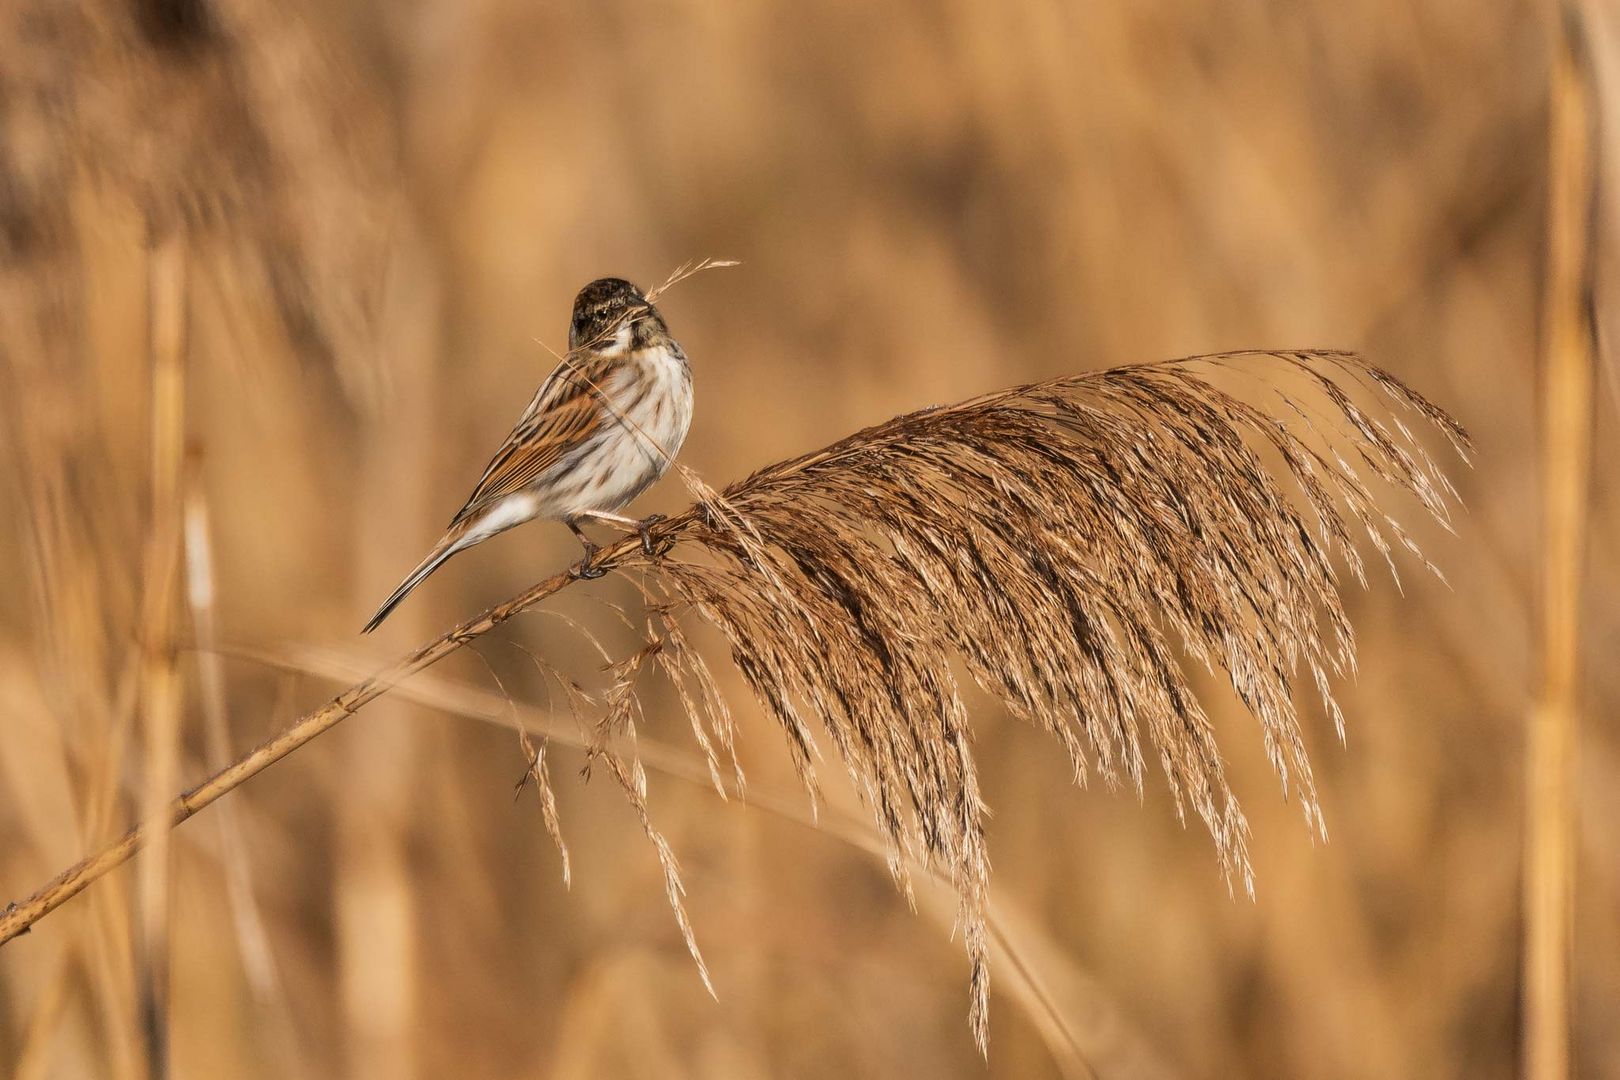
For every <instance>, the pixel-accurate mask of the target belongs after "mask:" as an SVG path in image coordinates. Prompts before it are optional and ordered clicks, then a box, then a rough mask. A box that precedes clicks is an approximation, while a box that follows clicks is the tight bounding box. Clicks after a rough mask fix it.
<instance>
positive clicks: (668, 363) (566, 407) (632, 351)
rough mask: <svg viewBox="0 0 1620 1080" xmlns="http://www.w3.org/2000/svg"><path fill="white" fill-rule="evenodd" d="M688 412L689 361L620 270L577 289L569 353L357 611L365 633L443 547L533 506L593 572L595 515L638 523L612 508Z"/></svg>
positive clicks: (502, 527)
mask: <svg viewBox="0 0 1620 1080" xmlns="http://www.w3.org/2000/svg"><path fill="white" fill-rule="evenodd" d="M691 423H692V371H691V368H690V367H688V365H687V362H686V354H685V353H684V352H682V351H681V347H680V345H679V344H677V343H676V341H675V339H674V338H673V337H671V336H670V333H669V327H668V325H667V324H665V322H664V319H663V316H661V315H660V314H659V313H658V309H657V308H656V307H654V306H653V304H652V302H651V301H650V300H648V299H647V298H646V296H644V295H642V292H641V290H639V289H637V288H636V287H635V286H634V285H632V284H630V283H629V282H628V281H622V280H620V279H619V278H602V279H601V280H599V281H593V282H591V283H590V284H589V285H587V286H585V287H584V288H583V289H581V290H580V292H579V295H578V296H577V297H575V298H574V316H573V322H572V323H570V325H569V327H568V355H567V356H565V357H563V359H562V362H561V363H560V364H558V365H557V369H556V370H555V371H553V372H552V373H551V375H550V376H549V377H548V378H547V379H546V381H545V382H544V383H543V384H541V386H540V389H539V391H538V392H537V393H536V394H535V395H534V400H532V401H530V402H529V407H528V408H527V409H525V410H524V411H523V415H522V416H521V417H519V418H518V422H517V426H516V427H514V428H513V429H512V433H511V434H510V435H508V436H507V437H506V442H505V443H503V444H502V445H501V448H500V449H499V450H498V451H496V453H495V457H494V458H493V459H491V461H490V463H489V466H488V467H487V468H486V469H485V470H484V475H483V476H482V477H481V478H480V479H479V481H478V485H477V486H476V487H474V488H473V492H472V495H471V496H470V497H469V498H468V499H467V505H465V506H463V507H462V508H461V510H460V511H459V512H458V513H457V514H456V516H455V517H454V518H453V519H452V520H451V522H450V528H449V530H448V531H447V532H446V533H445V534H444V536H443V538H442V539H440V540H439V542H438V543H437V544H435V545H434V547H433V550H432V551H431V552H429V553H428V556H427V558H425V559H423V560H422V562H421V565H419V566H418V567H417V568H416V569H415V570H412V571H411V572H410V574H409V576H407V577H406V578H405V580H404V581H403V582H401V583H400V586H399V588H397V589H395V590H394V594H393V595H392V596H390V597H389V598H388V599H387V600H385V601H383V605H382V607H380V608H378V609H377V614H375V615H373V616H372V617H371V621H370V622H368V623H366V626H365V630H364V631H362V632H363V633H370V632H371V631H372V630H375V629H376V628H377V625H378V624H379V623H381V622H382V621H383V620H384V619H386V618H387V617H388V614H389V612H391V611H393V610H394V608H395V607H396V606H397V605H398V604H399V602H400V601H401V600H403V599H405V597H406V595H408V594H409V593H410V591H411V590H412V589H414V588H416V587H417V586H418V585H420V584H421V583H422V581H423V580H424V579H426V578H427V576H428V575H429V574H431V573H433V571H435V570H437V569H438V568H439V567H440V566H441V565H442V564H443V563H444V561H445V560H446V559H448V558H450V556H452V555H454V554H456V553H457V552H458V551H464V550H466V549H467V548H470V547H472V546H473V545H474V544H478V543H482V542H483V541H485V540H488V539H489V538H490V537H492V536H494V535H495V534H496V533H499V532H504V531H506V530H507V529H510V528H512V526H514V525H521V524H523V523H524V522H526V521H530V520H532V519H534V518H537V517H538V518H546V519H547V520H551V521H561V522H562V523H563V524H565V525H567V526H568V527H569V529H571V530H572V531H573V533H574V535H575V536H576V537H578V538H579V541H580V543H582V544H583V545H584V546H585V558H584V560H583V561H582V562H581V563H579V564H578V566H577V567H576V572H578V573H580V574H581V575H582V576H586V577H599V576H600V575H601V573H602V572H601V571H600V570H594V569H593V568H592V566H591V561H592V559H593V558H594V557H595V555H596V551H597V546H596V545H595V544H593V543H592V542H591V540H590V538H589V537H587V536H586V535H585V533H584V532H582V531H581V529H580V523H581V522H584V521H595V522H601V523H606V524H611V525H617V526H621V527H626V528H631V529H636V530H639V531H640V533H641V542H642V546H643V547H644V548H646V549H647V550H648V552H649V554H650V553H651V547H652V543H651V539H650V537H649V535H648V532H647V526H648V524H649V523H650V522H651V521H652V520H654V519H647V520H646V521H638V520H637V519H635V518H631V517H624V516H622V515H620V514H618V513H616V512H615V511H617V510H618V509H619V508H620V507H622V506H624V505H625V504H626V503H628V502H630V500H632V499H634V498H635V497H636V496H637V495H640V494H641V493H642V492H643V491H645V490H647V488H648V487H650V486H651V485H652V484H653V482H654V481H656V480H657V479H658V478H659V477H661V476H663V475H664V472H665V471H666V470H667V469H668V468H669V466H670V462H671V461H672V460H673V459H674V457H675V455H676V454H677V453H678V452H679V451H680V449H681V443H683V442H684V441H685V440H686V431H687V428H688V427H689V426H690V425H691Z"/></svg>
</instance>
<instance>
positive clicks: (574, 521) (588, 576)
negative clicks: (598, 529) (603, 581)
mask: <svg viewBox="0 0 1620 1080" xmlns="http://www.w3.org/2000/svg"><path fill="white" fill-rule="evenodd" d="M563 524H564V525H567V526H568V531H569V532H571V533H573V534H574V538H575V539H576V540H578V541H579V542H580V543H581V544H582V545H584V548H585V557H584V558H583V559H581V560H579V562H577V563H575V564H574V565H573V566H571V567H569V568H568V570H569V572H570V573H571V574H573V575H574V577H576V578H582V579H584V580H586V581H595V580H596V579H597V578H599V577H602V576H603V575H605V574H606V573H607V571H606V570H601V569H598V568H597V567H595V566H592V565H591V564H592V563H594V562H595V561H596V553H597V552H598V551H600V550H602V549H601V548H599V547H597V546H596V544H595V543H594V542H592V540H591V538H590V537H588V536H586V535H585V532H584V530H583V529H581V528H580V527H579V518H578V517H571V518H564V519H563Z"/></svg>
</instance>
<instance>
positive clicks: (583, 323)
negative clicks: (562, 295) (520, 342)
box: [568, 278, 669, 354]
mask: <svg viewBox="0 0 1620 1080" xmlns="http://www.w3.org/2000/svg"><path fill="white" fill-rule="evenodd" d="M668 334H669V328H668V327H667V326H665V325H664V320H663V318H662V317H661V316H660V315H659V314H658V309H657V308H655V307H654V306H653V305H652V301H650V300H648V299H647V297H646V296H645V295H643V294H642V292H641V290H640V289H638V288H636V287H635V286H634V285H632V284H630V283H629V282H628V281H625V280H624V279H623V278H598V279H597V280H596V281H593V282H591V283H590V284H589V285H587V286H585V287H584V288H583V289H581V290H579V295H578V296H576V297H574V316H573V320H572V321H571V322H570V323H569V324H568V347H569V349H580V348H589V349H590V350H592V351H593V352H598V353H610V354H611V353H620V352H624V351H626V350H628V349H630V348H639V347H641V346H642V345H644V344H646V343H647V342H649V341H652V340H655V339H657V338H658V337H659V336H660V335H663V336H667V335H668Z"/></svg>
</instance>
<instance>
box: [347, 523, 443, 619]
mask: <svg viewBox="0 0 1620 1080" xmlns="http://www.w3.org/2000/svg"><path fill="white" fill-rule="evenodd" d="M464 538H465V534H464V532H463V531H462V530H460V529H455V530H452V531H451V532H449V533H447V534H445V537H444V539H442V540H440V541H439V542H438V543H437V544H435V545H434V547H433V550H432V551H430V552H428V557H427V558H425V559H423V560H422V561H421V562H420V563H419V564H417V567H416V569H415V570H412V571H411V572H410V574H409V575H407V576H406V578H405V580H404V581H402V582H400V583H399V588H397V589H395V590H394V593H393V595H392V596H390V597H389V598H388V599H387V600H384V601H383V604H382V607H380V608H378V609H377V614H375V615H373V616H372V617H371V621H370V622H368V623H366V625H365V629H363V630H361V631H360V632H361V633H362V634H369V633H371V632H372V631H373V630H375V629H377V627H378V626H380V625H381V624H382V621H383V620H384V619H386V618H388V616H389V613H390V612H392V611H393V610H394V609H395V608H396V607H398V606H399V602H400V601H401V600H403V599H405V598H406V597H407V596H409V595H410V593H411V590H412V589H414V588H416V587H417V586H418V585H420V584H422V582H423V581H425V580H426V579H427V576H428V575H429V574H431V573H433V571H435V570H437V569H438V568H439V567H440V566H442V565H443V564H444V561H445V560H446V559H448V558H449V557H450V556H452V555H454V554H455V553H456V552H458V551H460V550H461V549H462V548H464V547H466V546H467V545H466V544H465V543H463V540H464Z"/></svg>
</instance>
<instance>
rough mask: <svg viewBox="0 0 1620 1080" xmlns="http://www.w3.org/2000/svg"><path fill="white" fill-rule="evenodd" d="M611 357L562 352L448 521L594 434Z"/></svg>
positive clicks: (511, 488)
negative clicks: (459, 506)
mask: <svg viewBox="0 0 1620 1080" xmlns="http://www.w3.org/2000/svg"><path fill="white" fill-rule="evenodd" d="M616 363H617V360H616V359H614V358H611V357H592V356H585V357H578V356H573V355H570V356H568V357H565V358H564V359H563V362H562V363H560V364H558V365H557V369H556V370H555V371H553V372H552V373H551V375H550V376H549V377H548V378H547V379H546V381H545V382H544V383H543V384H541V387H540V391H539V392H538V393H537V394H535V396H534V400H533V401H531V402H530V403H529V407H528V408H527V409H525V410H524V411H523V415H522V416H521V417H519V418H518V422H517V426H515V427H514V428H513V429H512V433H511V434H510V435H508V436H507V437H506V442H505V443H503V444H502V445H501V448H500V449H499V450H497V451H496V452H495V456H494V457H493V458H492V459H490V463H489V465H488V466H487V467H486V468H485V469H484V475H483V476H481V477H480V478H479V480H478V484H477V486H475V487H474V488H473V491H472V494H471V495H470V496H468V497H467V505H465V506H463V507H462V508H461V509H460V510H459V511H457V513H456V516H455V517H454V518H452V519H451V521H450V525H451V527H452V528H454V527H455V526H457V525H459V524H461V523H462V522H463V521H465V520H467V518H469V517H471V516H472V515H473V514H474V513H476V512H477V511H479V510H481V509H483V508H484V507H486V506H488V505H489V504H491V503H493V502H495V501H496V500H497V499H500V498H502V497H503V496H506V495H510V494H512V493H513V492H515V491H520V490H522V489H523V487H524V486H526V485H527V484H529V483H531V482H533V481H534V479H535V478H536V477H538V476H539V475H540V474H541V473H543V472H545V471H546V470H547V469H549V468H551V467H552V466H553V465H555V464H557V462H559V461H561V460H562V459H563V457H564V455H566V454H567V453H568V452H569V451H571V450H573V449H575V448H576V447H578V446H580V445H582V444H583V443H584V442H585V441H586V440H587V439H589V438H590V437H591V436H592V435H594V434H595V433H596V432H597V430H598V429H599V428H600V427H601V426H602V421H603V419H604V418H605V417H606V415H607V413H606V410H605V409H604V408H603V405H602V402H601V400H600V393H601V390H602V388H604V384H605V382H606V380H607V379H609V378H610V377H611V376H612V374H613V369H614V367H615V365H616Z"/></svg>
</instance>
